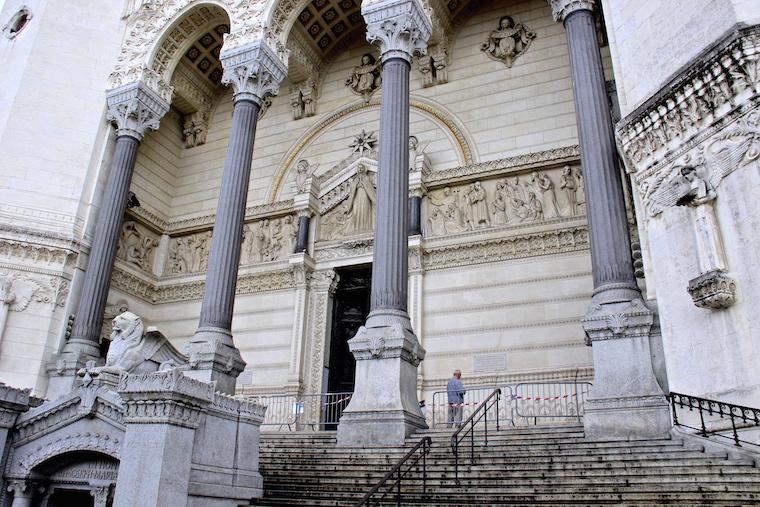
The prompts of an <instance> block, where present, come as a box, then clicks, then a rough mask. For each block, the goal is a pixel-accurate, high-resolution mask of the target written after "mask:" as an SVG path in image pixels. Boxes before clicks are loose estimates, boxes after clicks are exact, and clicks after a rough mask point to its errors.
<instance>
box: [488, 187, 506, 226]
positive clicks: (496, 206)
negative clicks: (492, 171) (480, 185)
mask: <svg viewBox="0 0 760 507" xmlns="http://www.w3.org/2000/svg"><path fill="white" fill-rule="evenodd" d="M491 207H492V208H493V216H494V222H495V223H497V224H506V223H509V216H508V214H507V208H508V206H507V201H506V200H504V195H503V194H501V193H497V194H496V199H494V201H493V204H492V205H491Z"/></svg>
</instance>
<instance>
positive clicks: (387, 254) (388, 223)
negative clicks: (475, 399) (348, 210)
mask: <svg viewBox="0 0 760 507" xmlns="http://www.w3.org/2000/svg"><path fill="white" fill-rule="evenodd" d="M410 68H411V66H410V64H409V62H408V61H407V60H405V59H402V58H390V59H388V60H385V61H384V62H383V87H382V98H381V106H380V139H381V141H380V153H379V155H378V170H377V221H376V224H375V243H374V259H373V260H374V262H373V264H372V293H371V297H370V308H371V310H378V309H393V310H403V311H406V298H407V278H408V273H407V262H408V261H407V246H408V245H407V239H406V238H407V230H408V224H409V218H408V215H407V196H408V195H409V148H408V144H409V70H410Z"/></svg>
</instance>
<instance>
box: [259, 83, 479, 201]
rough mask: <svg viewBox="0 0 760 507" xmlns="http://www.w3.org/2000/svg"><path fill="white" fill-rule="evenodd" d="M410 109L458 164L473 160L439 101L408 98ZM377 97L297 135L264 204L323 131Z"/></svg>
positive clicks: (468, 139) (469, 142) (470, 145)
mask: <svg viewBox="0 0 760 507" xmlns="http://www.w3.org/2000/svg"><path fill="white" fill-rule="evenodd" d="M409 106H410V109H411V111H412V112H415V113H418V114H420V115H422V116H424V117H425V118H427V119H429V120H431V121H433V123H435V124H436V125H437V126H438V127H439V128H441V130H443V131H444V132H445V133H446V134H447V136H448V137H449V140H450V141H451V143H452V146H453V147H454V149H455V151H456V153H457V159H458V163H459V165H460V166H467V165H470V164H473V163H475V162H477V160H478V157H477V153H476V152H475V146H476V145H475V141H474V139H473V137H472V136H471V135H470V133H469V132H468V131H467V130H466V129H465V127H464V125H462V124H461V122H459V121H457V120H456V119H455V115H454V114H453V113H451V112H450V111H447V110H446V109H444V108H443V107H442V106H440V105H439V104H434V103H432V102H431V101H429V100H423V99H421V98H419V97H411V100H410V103H409ZM379 107H380V99H379V98H377V97H375V98H373V99H371V100H370V101H369V102H368V103H365V102H364V101H361V102H354V103H352V104H349V105H347V106H345V107H343V108H342V109H340V110H338V111H336V112H334V113H332V114H330V115H328V116H327V117H325V118H324V119H323V120H322V121H320V122H319V123H317V124H316V125H314V126H313V127H311V128H310V129H309V130H308V131H307V132H306V133H305V134H303V135H302V136H301V138H300V139H299V140H298V141H297V142H296V143H294V144H293V146H292V147H291V148H290V150H288V152H287V153H286V154H285V156H284V157H283V159H282V161H281V162H280V165H279V166H278V167H277V170H276V171H275V173H274V176H273V177H272V183H271V184H270V186H269V190H268V192H267V198H266V202H267V203H272V202H275V201H277V199H278V198H279V195H280V193H281V192H282V189H283V186H284V184H285V180H286V179H287V175H288V173H289V172H290V171H291V170H292V169H293V168H294V167H295V163H296V161H297V160H298V158H299V157H300V156H301V154H302V153H303V152H304V150H305V149H306V148H307V147H308V146H309V145H310V144H311V142H312V141H314V139H315V138H317V137H318V136H319V135H320V134H321V133H323V132H324V131H325V130H327V129H329V128H330V127H331V126H333V125H335V124H337V123H338V122H340V121H342V120H344V119H346V118H348V117H350V116H352V115H355V114H359V113H361V112H365V111H367V110H368V109H378V108H379Z"/></svg>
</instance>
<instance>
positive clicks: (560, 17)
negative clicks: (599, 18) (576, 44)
mask: <svg viewBox="0 0 760 507" xmlns="http://www.w3.org/2000/svg"><path fill="white" fill-rule="evenodd" d="M549 3H550V4H551V6H552V16H554V21H559V22H561V23H563V22H564V21H565V19H567V17H568V16H569V15H570V14H572V13H573V12H575V11H580V10H586V11H593V10H594V6H595V4H596V0H549Z"/></svg>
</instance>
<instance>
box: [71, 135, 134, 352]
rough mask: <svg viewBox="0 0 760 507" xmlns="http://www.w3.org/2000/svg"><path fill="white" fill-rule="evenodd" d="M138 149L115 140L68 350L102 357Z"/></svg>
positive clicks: (121, 139)
mask: <svg viewBox="0 0 760 507" xmlns="http://www.w3.org/2000/svg"><path fill="white" fill-rule="evenodd" d="M138 146H140V141H139V140H138V139H136V138H134V137H132V136H131V135H122V136H119V137H118V138H117V139H116V149H115V152H114V156H113V159H112V161H111V169H110V172H109V175H108V181H107V183H106V188H105V193H104V195H103V200H102V203H101V206H100V210H99V212H98V220H97V225H96V227H95V236H94V238H93V241H92V249H91V250H90V258H89V261H88V263H87V271H86V272H85V277H84V283H83V284H82V293H81V296H80V298H79V307H78V311H77V314H76V318H75V319H74V327H73V328H72V330H71V338H69V342H68V345H67V347H69V348H70V347H74V346H75V347H77V348H78V349H79V350H81V351H82V352H86V353H88V355H92V356H94V357H98V356H99V355H100V354H99V350H100V349H99V346H98V340H99V338H100V330H101V327H102V326H103V311H104V310H105V307H106V298H107V296H108V288H109V286H110V284H111V271H113V264H114V260H115V259H116V247H117V246H118V243H119V234H120V233H121V225H122V222H123V220H124V210H125V208H126V204H127V192H129V184H130V182H131V181H132V172H133V170H134V167H135V158H136V156H137V148H138Z"/></svg>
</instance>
